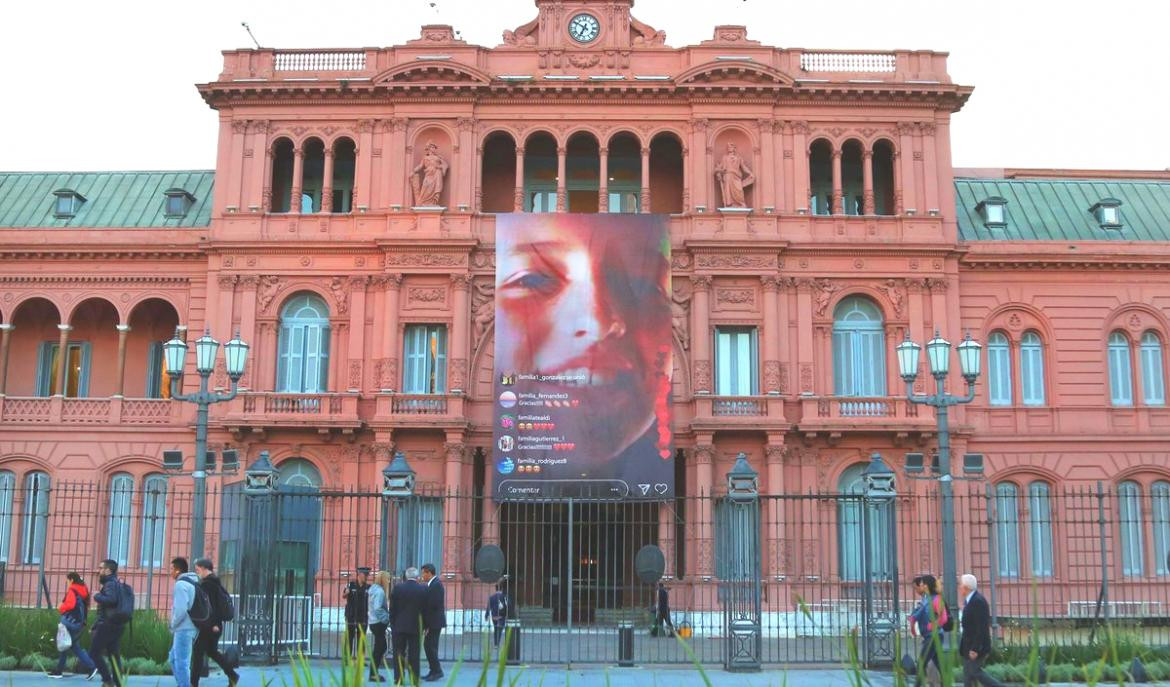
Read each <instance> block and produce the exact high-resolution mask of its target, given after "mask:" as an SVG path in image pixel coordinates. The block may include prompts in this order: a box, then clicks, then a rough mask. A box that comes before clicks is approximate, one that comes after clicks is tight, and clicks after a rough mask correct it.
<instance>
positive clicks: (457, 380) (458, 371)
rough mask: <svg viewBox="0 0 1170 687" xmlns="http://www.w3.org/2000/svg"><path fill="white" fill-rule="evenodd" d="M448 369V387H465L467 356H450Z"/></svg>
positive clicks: (457, 389) (458, 389)
mask: <svg viewBox="0 0 1170 687" xmlns="http://www.w3.org/2000/svg"><path fill="white" fill-rule="evenodd" d="M449 370H450V372H449V374H450V386H449V388H450V389H451V390H452V391H463V390H465V389H467V358H452V359H451V365H450V368H449Z"/></svg>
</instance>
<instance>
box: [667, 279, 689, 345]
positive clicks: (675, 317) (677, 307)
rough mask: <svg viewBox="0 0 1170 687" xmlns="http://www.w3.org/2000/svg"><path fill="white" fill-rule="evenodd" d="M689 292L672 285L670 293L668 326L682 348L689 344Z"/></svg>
mask: <svg viewBox="0 0 1170 687" xmlns="http://www.w3.org/2000/svg"><path fill="white" fill-rule="evenodd" d="M690 314H691V294H690V293H687V292H686V291H685V290H684V289H681V288H679V287H677V286H676V287H674V289H673V290H672V291H671V294H670V326H671V329H673V330H674V335H675V337H677V338H678V343H679V345H680V346H682V348H683V350H684V351H685V350H688V349H689V348H690V346H691V338H690V329H691V324H690V323H691V317H690Z"/></svg>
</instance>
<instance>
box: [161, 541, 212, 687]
mask: <svg viewBox="0 0 1170 687" xmlns="http://www.w3.org/2000/svg"><path fill="white" fill-rule="evenodd" d="M171 577H172V578H173V579H174V580H175V590H174V592H173V601H172V605H171V633H172V634H173V635H174V638H173V639H172V640H171V654H170V658H171V672H172V673H173V674H174V676H175V684H176V685H177V686H178V687H191V651H192V649H193V648H194V646H195V636H196V635H198V634H199V628H198V626H197V625H196V623H199V624H204V623H206V622H207V621H208V620H209V619H210V618H211V602H210V601H208V599H207V593H206V592H204V591H203V587H201V586H199V577H198V576H196V575H195V573H193V572H189V571H188V567H187V559H186V558H183V557H181V556H179V557H177V558H172V559H171Z"/></svg>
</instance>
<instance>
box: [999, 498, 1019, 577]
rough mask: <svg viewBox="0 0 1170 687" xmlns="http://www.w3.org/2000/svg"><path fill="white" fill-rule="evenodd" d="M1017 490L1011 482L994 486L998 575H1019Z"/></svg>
mask: <svg viewBox="0 0 1170 687" xmlns="http://www.w3.org/2000/svg"><path fill="white" fill-rule="evenodd" d="M1018 496H1019V490H1018V489H1017V488H1016V485H1014V484H1012V483H1011V482H1001V483H1000V484H997V485H996V487H995V544H996V546H995V558H996V562H997V563H998V567H999V576H1000V577H1019V576H1020V506H1019V503H1018Z"/></svg>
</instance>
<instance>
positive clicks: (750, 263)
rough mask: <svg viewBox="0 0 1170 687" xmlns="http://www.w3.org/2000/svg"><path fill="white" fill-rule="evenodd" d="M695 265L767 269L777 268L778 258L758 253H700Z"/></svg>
mask: <svg viewBox="0 0 1170 687" xmlns="http://www.w3.org/2000/svg"><path fill="white" fill-rule="evenodd" d="M695 265H696V266H697V267H702V268H709V269H767V268H769V267H775V266H776V256H775V255H771V254H768V255H762V254H758V253H757V254H750V253H749V254H743V253H735V254H727V253H715V254H711V253H700V254H699V255H697V256H695Z"/></svg>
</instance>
